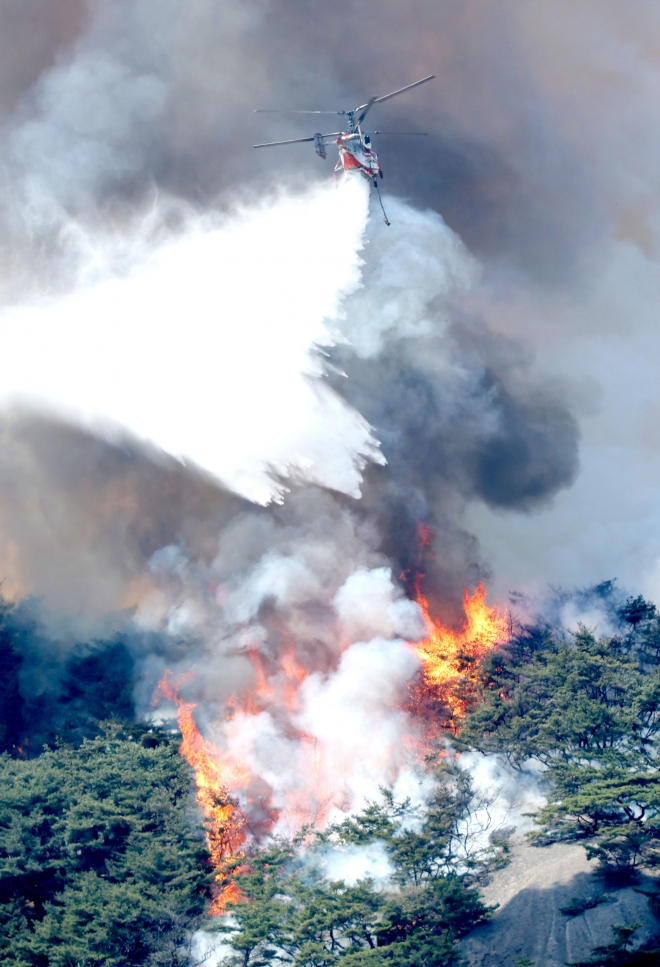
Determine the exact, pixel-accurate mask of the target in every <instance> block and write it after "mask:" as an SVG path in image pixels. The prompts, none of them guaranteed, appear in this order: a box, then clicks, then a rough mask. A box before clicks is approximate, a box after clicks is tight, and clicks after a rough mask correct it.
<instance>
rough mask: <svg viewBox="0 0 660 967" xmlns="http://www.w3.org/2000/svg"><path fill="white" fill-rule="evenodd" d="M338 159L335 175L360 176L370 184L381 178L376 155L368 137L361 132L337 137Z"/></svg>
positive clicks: (381, 173) (381, 174)
mask: <svg viewBox="0 0 660 967" xmlns="http://www.w3.org/2000/svg"><path fill="white" fill-rule="evenodd" d="M337 148H338V149H339V159H338V161H337V164H336V165H335V175H340V174H361V175H363V176H364V177H365V178H367V179H368V180H369V181H370V182H373V181H375V180H376V179H377V178H379V177H380V178H382V177H383V172H382V170H381V167H380V163H379V161H378V155H377V154H376V152H375V151H374V150H373V148H372V147H371V139H370V138H369V135H363V134H362V133H361V132H359V131H356V132H354V133H346V134H340V135H339V136H338V137H337Z"/></svg>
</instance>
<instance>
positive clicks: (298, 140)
mask: <svg viewBox="0 0 660 967" xmlns="http://www.w3.org/2000/svg"><path fill="white" fill-rule="evenodd" d="M313 140H314V138H292V139H291V140H290V141H267V142H266V143H265V144H253V145H252V147H253V148H274V147H275V146H276V145H278V144H302V142H303V141H313Z"/></svg>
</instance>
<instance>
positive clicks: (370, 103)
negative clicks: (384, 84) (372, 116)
mask: <svg viewBox="0 0 660 967" xmlns="http://www.w3.org/2000/svg"><path fill="white" fill-rule="evenodd" d="M375 103H376V96H375V95H374V97H370V98H369V100H368V101H367V103H366V104H363V105H362V108H364V110H362V108H358V111H360V114H358V119H357V121H358V124H361V123H362V121H364V119H365V118H366V116H367V114H368V113H369V111H370V110H371V108H372V107H373V105H374V104H375Z"/></svg>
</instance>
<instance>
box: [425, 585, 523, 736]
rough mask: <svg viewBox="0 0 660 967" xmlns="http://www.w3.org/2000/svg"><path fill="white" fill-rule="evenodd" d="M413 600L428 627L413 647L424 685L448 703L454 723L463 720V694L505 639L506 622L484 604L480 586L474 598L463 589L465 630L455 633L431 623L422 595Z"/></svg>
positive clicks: (482, 588) (495, 609) (494, 609)
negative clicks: (425, 635)
mask: <svg viewBox="0 0 660 967" xmlns="http://www.w3.org/2000/svg"><path fill="white" fill-rule="evenodd" d="M416 599H417V603H418V604H419V606H420V608H421V609H422V611H423V613H424V617H425V618H426V620H427V622H428V624H429V625H430V627H431V632H430V634H429V635H428V637H427V638H424V639H423V641H420V642H418V643H417V644H416V645H415V650H416V652H417V654H418V655H419V657H420V659H421V662H422V667H423V670H424V681H425V684H426V686H427V687H428V688H431V689H433V690H435V691H436V692H437V693H438V694H439V695H440V696H441V697H442V698H443V699H444V701H446V702H447V704H448V705H449V707H450V709H451V713H452V717H453V718H454V720H456V719H462V718H463V717H464V716H465V713H466V711H467V706H468V699H467V695H466V690H467V691H469V686H470V684H471V683H472V682H473V680H474V675H475V672H476V670H477V668H478V666H479V664H480V662H481V661H483V659H484V657H485V656H486V655H487V654H488V652H489V651H491V650H492V649H493V648H494V647H495V645H497V644H498V643H500V642H503V641H506V639H507V637H508V628H507V621H506V618H505V616H504V615H502V614H501V613H500V612H499V611H498V610H497V608H492V607H490V606H489V605H488V604H487V603H486V588H485V586H484V585H483V583H481V584H479V585H478V586H477V588H476V590H475V591H474V593H473V594H470V592H469V590H468V589H467V588H465V589H464V591H463V609H464V611H465V628H464V629H463V631H460V632H458V633H456V632H452V631H450V630H449V629H448V628H445V627H443V625H441V624H440V623H439V622H437V621H433V620H432V619H431V617H430V616H429V604H428V601H427V599H426V598H425V597H424V595H423V594H422V593H421V591H418V592H417V595H416ZM466 686H467V689H466Z"/></svg>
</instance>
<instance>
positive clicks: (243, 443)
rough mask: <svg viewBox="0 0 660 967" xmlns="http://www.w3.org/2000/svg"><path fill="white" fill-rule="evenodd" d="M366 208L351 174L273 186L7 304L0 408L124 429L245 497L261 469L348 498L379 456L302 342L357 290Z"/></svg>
mask: <svg viewBox="0 0 660 967" xmlns="http://www.w3.org/2000/svg"><path fill="white" fill-rule="evenodd" d="M367 217H368V193H367V190H366V186H365V185H363V184H362V183H361V182H358V181H356V180H355V179H353V180H348V181H347V182H346V183H344V184H340V185H338V186H335V185H327V186H324V187H322V188H315V189H313V190H310V191H308V192H306V193H305V194H303V195H300V196H295V197H294V196H288V195H285V194H282V195H280V196H279V197H275V198H271V199H268V200H266V201H263V202H261V203H260V204H258V205H256V206H254V207H252V208H244V209H242V210H239V211H238V212H237V213H236V214H234V215H233V216H232V217H227V218H225V219H223V220H222V221H220V223H219V224H217V223H216V224H213V222H212V221H211V220H210V219H209V218H207V219H205V220H200V221H198V222H197V223H195V224H191V225H190V226H189V228H188V230H187V231H186V232H185V233H184V234H183V235H182V237H180V238H178V239H176V240H174V241H170V242H168V243H167V244H163V245H161V247H159V248H158V249H157V250H155V251H153V252H151V253H150V254H148V256H145V257H144V258H143V261H141V262H139V263H138V264H135V265H133V266H132V268H131V269H130V271H128V272H127V273H126V274H125V275H124V276H123V277H121V278H118V277H114V278H107V279H105V280H104V281H101V282H98V283H97V284H94V285H88V286H86V287H84V288H81V289H79V290H78V291H76V292H74V293H73V294H71V295H69V296H67V297H65V298H62V299H59V300H56V301H52V302H50V303H48V304H44V305H38V306H31V307H15V308H12V309H10V310H6V311H5V312H4V314H3V315H2V317H0V332H1V333H2V342H3V363H4V365H3V375H2V380H1V381H0V405H2V407H3V408H7V407H11V406H23V407H25V406H27V407H29V408H32V409H35V408H36V409H40V410H46V411H48V412H54V413H55V414H57V415H59V416H63V417H65V418H68V419H71V420H73V421H75V422H81V423H83V424H84V425H86V426H88V427H92V428H93V429H95V430H97V431H100V432H104V433H109V434H111V435H112V434H114V435H119V432H120V430H121V428H123V429H124V430H128V431H129V432H130V433H131V434H134V435H135V436H136V437H138V438H139V439H142V440H144V441H148V442H149V443H151V444H155V445H156V446H157V447H159V448H161V449H163V450H165V451H166V452H168V453H171V454H173V455H175V456H177V457H180V458H181V459H182V460H184V461H192V462H193V463H195V464H197V465H198V466H199V467H201V468H203V469H204V470H206V471H208V472H210V473H211V474H212V475H214V476H216V477H219V478H221V479H222V480H224V481H225V482H226V483H228V484H229V485H230V486H231V487H233V488H234V489H237V490H239V491H241V492H243V493H245V494H246V496H249V497H251V498H253V499H256V500H260V501H265V500H267V499H268V498H269V497H270V496H272V494H273V491H274V484H273V482H272V479H271V478H269V477H268V475H267V470H268V469H269V468H271V469H273V470H275V471H276V472H278V473H281V474H285V473H286V472H287V471H289V470H290V471H292V472H294V473H295V472H304V474H305V476H306V478H307V479H308V480H311V481H313V482H317V483H320V484H325V485H331V486H333V487H334V488H336V489H339V490H343V491H345V492H347V493H350V494H353V495H356V494H357V493H358V491H359V482H360V475H359V471H360V469H361V467H362V466H363V465H364V462H365V460H367V459H375V460H377V461H380V460H382V458H381V457H380V454H379V453H378V450H377V443H376V441H375V440H374V439H373V437H372V435H371V432H370V429H369V427H368V425H367V423H366V422H365V420H364V419H363V418H362V417H361V416H360V415H359V414H358V413H356V412H355V411H354V410H352V409H351V408H350V407H349V406H348V405H346V404H345V403H344V402H343V401H342V400H341V399H340V398H339V396H337V395H336V394H335V393H334V392H333V391H332V390H330V389H329V388H328V387H327V386H326V385H325V384H324V383H323V382H322V381H321V380H320V379H318V378H316V377H319V376H320V375H321V372H322V367H321V363H320V361H319V359H318V357H317V358H314V355H313V353H312V350H313V349H314V347H322V346H328V345H331V344H332V343H333V341H334V337H333V335H332V332H331V329H330V326H331V325H332V321H333V320H336V319H337V317H338V316H339V315H340V314H341V303H342V299H343V298H344V297H345V296H346V295H347V294H348V293H350V292H352V291H354V290H355V289H356V288H357V286H358V285H359V284H360V268H359V266H360V255H359V253H360V249H361V247H362V238H363V234H364V230H365V227H366V222H367ZM96 257H97V258H98V253H97V254H96Z"/></svg>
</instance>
